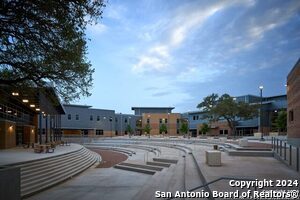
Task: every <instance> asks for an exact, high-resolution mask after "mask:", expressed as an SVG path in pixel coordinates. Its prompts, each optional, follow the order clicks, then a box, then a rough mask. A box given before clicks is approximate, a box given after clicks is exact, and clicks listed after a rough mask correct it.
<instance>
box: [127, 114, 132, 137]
mask: <svg viewBox="0 0 300 200" xmlns="http://www.w3.org/2000/svg"><path fill="white" fill-rule="evenodd" d="M130 119H131V117H130V116H129V117H128V125H129V127H130V131H129V138H131V131H132V127H131V125H130Z"/></svg>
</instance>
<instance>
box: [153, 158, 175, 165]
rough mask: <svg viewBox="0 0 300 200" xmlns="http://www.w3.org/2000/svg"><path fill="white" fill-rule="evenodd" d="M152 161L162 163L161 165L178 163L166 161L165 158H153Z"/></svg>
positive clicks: (170, 160)
mask: <svg viewBox="0 0 300 200" xmlns="http://www.w3.org/2000/svg"><path fill="white" fill-rule="evenodd" d="M153 161H156V162H162V163H170V164H177V162H178V160H175V159H167V158H153Z"/></svg>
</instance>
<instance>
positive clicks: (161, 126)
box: [159, 124, 168, 134]
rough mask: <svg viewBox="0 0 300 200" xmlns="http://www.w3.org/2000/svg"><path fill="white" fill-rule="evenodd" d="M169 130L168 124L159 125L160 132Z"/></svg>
mask: <svg viewBox="0 0 300 200" xmlns="http://www.w3.org/2000/svg"><path fill="white" fill-rule="evenodd" d="M167 131H168V128H167V126H166V124H161V125H160V126H159V132H160V133H164V134H165V133H166V132H167Z"/></svg>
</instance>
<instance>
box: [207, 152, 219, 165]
mask: <svg viewBox="0 0 300 200" xmlns="http://www.w3.org/2000/svg"><path fill="white" fill-rule="evenodd" d="M205 155H206V164H207V165H209V166H221V165H222V164H221V152H220V151H216V150H210V151H205Z"/></svg>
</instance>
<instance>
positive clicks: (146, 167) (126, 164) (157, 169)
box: [119, 162, 164, 171]
mask: <svg viewBox="0 0 300 200" xmlns="http://www.w3.org/2000/svg"><path fill="white" fill-rule="evenodd" d="M119 165H125V166H130V167H138V168H142V169H150V170H154V171H161V170H163V169H164V168H163V167H156V166H151V165H144V164H136V163H128V162H122V163H119Z"/></svg>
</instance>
